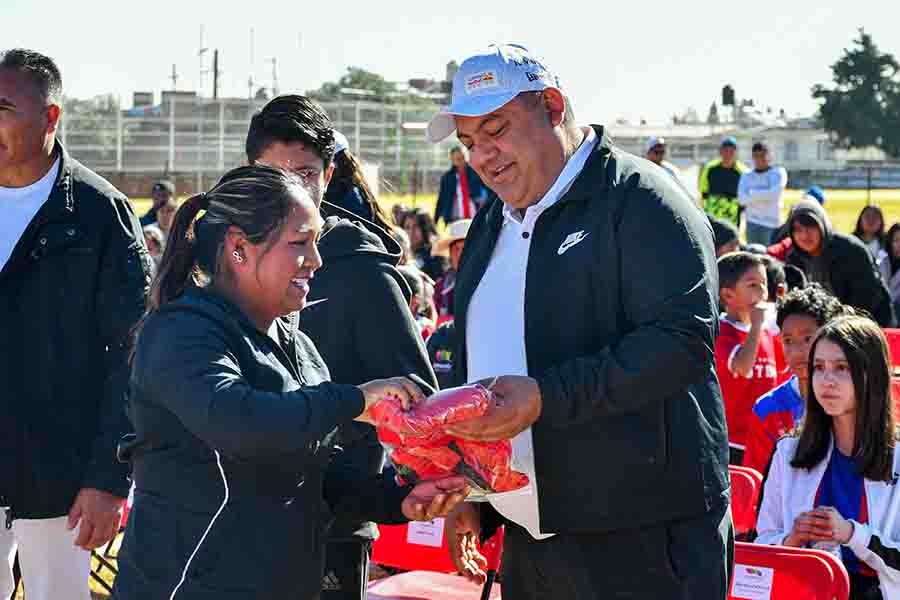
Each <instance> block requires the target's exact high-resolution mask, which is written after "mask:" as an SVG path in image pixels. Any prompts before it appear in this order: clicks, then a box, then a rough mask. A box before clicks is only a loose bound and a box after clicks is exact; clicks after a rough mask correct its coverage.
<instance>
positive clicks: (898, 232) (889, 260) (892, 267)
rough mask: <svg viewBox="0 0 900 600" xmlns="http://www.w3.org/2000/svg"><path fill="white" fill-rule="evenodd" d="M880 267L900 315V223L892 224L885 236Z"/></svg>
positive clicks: (892, 301) (879, 260) (896, 311)
mask: <svg viewBox="0 0 900 600" xmlns="http://www.w3.org/2000/svg"><path fill="white" fill-rule="evenodd" d="M878 269H879V270H880V271H881V279H882V281H884V284H885V285H886V286H887V289H888V293H889V294H890V295H891V303H893V305H894V313H896V314H898V315H900V223H894V224H893V225H891V228H890V229H888V232H887V235H885V236H884V252H882V253H881V257H880V258H879V259H878Z"/></svg>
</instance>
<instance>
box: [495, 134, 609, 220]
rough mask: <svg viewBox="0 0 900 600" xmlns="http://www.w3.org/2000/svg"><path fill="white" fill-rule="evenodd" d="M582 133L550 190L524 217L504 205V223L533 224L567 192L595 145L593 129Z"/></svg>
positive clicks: (527, 210)
mask: <svg viewBox="0 0 900 600" xmlns="http://www.w3.org/2000/svg"><path fill="white" fill-rule="evenodd" d="M582 132H583V133H584V134H585V135H584V140H583V141H582V142H581V145H580V146H578V150H576V151H575V154H573V155H572V157H571V158H570V159H569V160H568V161H567V162H566V164H565V166H564V167H563V170H562V172H561V173H560V174H559V177H557V178H556V181H555V182H553V185H552V186H550V189H549V190H547V193H546V194H544V197H543V198H541V199H540V201H538V202H537V203H536V204H533V205H531V206H529V207H528V208H527V209H526V211H525V215H524V217H521V216H520V215H519V214H518V213H517V212H516V210H515V209H513V208H510V206H509V205H508V204H506V203H504V204H503V219H504V221H510V220H511V221H514V222H516V223H523V222H524V221H525V220H529V221H531V222H532V223H533V222H534V221H535V220H537V218H538V217H539V216H540V215H541V213H543V212H544V211H545V210H547V209H548V208H550V207H551V206H553V205H554V204H556V203H557V202H559V199H560V198H562V197H563V196H564V195H565V193H566V192H568V191H569V188H570V187H572V184H573V183H574V182H575V179H576V178H577V177H578V175H579V174H580V173H581V171H582V169H584V165H585V163H586V162H587V160H588V158H589V157H590V155H591V152H592V151H593V149H594V146H596V145H597V140H598V138H597V132H596V131H594V128H593V127H583V128H582Z"/></svg>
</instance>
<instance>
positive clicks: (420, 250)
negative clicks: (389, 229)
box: [403, 208, 447, 281]
mask: <svg viewBox="0 0 900 600" xmlns="http://www.w3.org/2000/svg"><path fill="white" fill-rule="evenodd" d="M403 229H405V230H406V234H407V235H408V236H409V241H410V244H411V246H412V253H413V256H414V257H415V260H416V266H417V267H419V269H420V270H421V271H422V272H423V273H425V274H426V275H428V276H429V277H431V279H432V281H437V280H438V279H440V278H441V277H442V276H443V275H444V272H445V271H446V270H447V265H446V263H445V261H444V259H443V258H441V257H440V256H432V254H431V246H432V245H433V244H434V243H435V241H437V237H438V232H437V227H435V225H434V219H432V217H431V215H429V214H428V213H427V212H425V211H424V210H422V209H421V208H414V209H412V210H411V211H409V212H407V213H406V215H405V216H404V217H403Z"/></svg>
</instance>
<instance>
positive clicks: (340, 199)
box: [323, 130, 391, 231]
mask: <svg viewBox="0 0 900 600" xmlns="http://www.w3.org/2000/svg"><path fill="white" fill-rule="evenodd" d="M334 142H335V144H334V161H333V164H334V172H333V173H332V175H331V181H329V182H328V187H327V189H326V190H325V196H324V198H323V200H324V201H325V202H328V203H329V204H333V205H335V206H340V207H341V208H343V209H344V210H346V211H348V212H351V213H353V214H355V215H356V216H358V217H362V218H363V219H365V220H367V221H371V222H372V223H375V224H376V225H378V226H379V227H380V228H382V229H384V230H385V231H390V230H391V224H390V223H389V221H388V216H387V215H386V214H385V212H384V210H382V208H381V206H379V204H378V198H377V197H376V196H375V192H374V191H373V190H372V187H371V186H370V185H369V182H368V180H367V179H366V176H365V173H364V172H363V168H362V164H361V163H360V162H359V160H358V159H357V158H356V157H355V156H354V155H353V153H351V152H350V147H349V144H348V142H347V138H346V137H344V135H343V134H342V133H341V132H339V131H337V130H335V132H334Z"/></svg>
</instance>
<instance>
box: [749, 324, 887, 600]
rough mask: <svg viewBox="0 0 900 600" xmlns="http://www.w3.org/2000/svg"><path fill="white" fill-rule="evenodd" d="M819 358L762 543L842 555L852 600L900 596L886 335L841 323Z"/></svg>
mask: <svg viewBox="0 0 900 600" xmlns="http://www.w3.org/2000/svg"><path fill="white" fill-rule="evenodd" d="M810 355H811V358H810V360H809V363H808V369H809V371H810V372H811V373H810V375H811V379H810V381H809V384H808V390H807V399H806V414H805V416H804V419H803V424H802V426H801V428H800V433H799V436H792V437H786V438H784V439H783V440H781V441H780V442H778V444H777V446H776V449H775V455H774V456H773V458H772V466H771V468H770V471H769V475H768V478H767V480H766V483H765V488H764V496H763V500H762V505H761V507H760V514H759V520H758V523H757V527H758V531H759V536H758V537H757V538H756V542H757V543H760V544H770V545H784V546H793V547H800V548H804V547H807V548H808V547H814V548H818V549H822V550H826V551H831V552H834V553H835V554H836V555H837V556H839V557H840V558H841V560H842V561H843V563H844V566H845V567H847V571H848V572H849V574H850V598H851V600H879V599H883V600H888V599H893V598H900V550H898V548H900V486H898V485H897V478H898V471H900V454H898V452H897V428H896V420H895V415H894V410H895V409H894V402H893V400H892V399H891V392H890V359H889V354H888V348H887V343H886V341H885V338H884V333H883V332H882V331H881V329H880V328H879V327H878V325H877V324H875V323H874V322H873V321H871V320H869V319H867V318H864V317H858V316H845V317H840V318H837V319H835V320H833V321H831V322H830V323H828V324H826V325H825V326H824V327H823V328H822V329H820V330H819V333H818V334H817V335H816V339H815V341H814V342H813V344H812V349H811V350H810Z"/></svg>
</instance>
